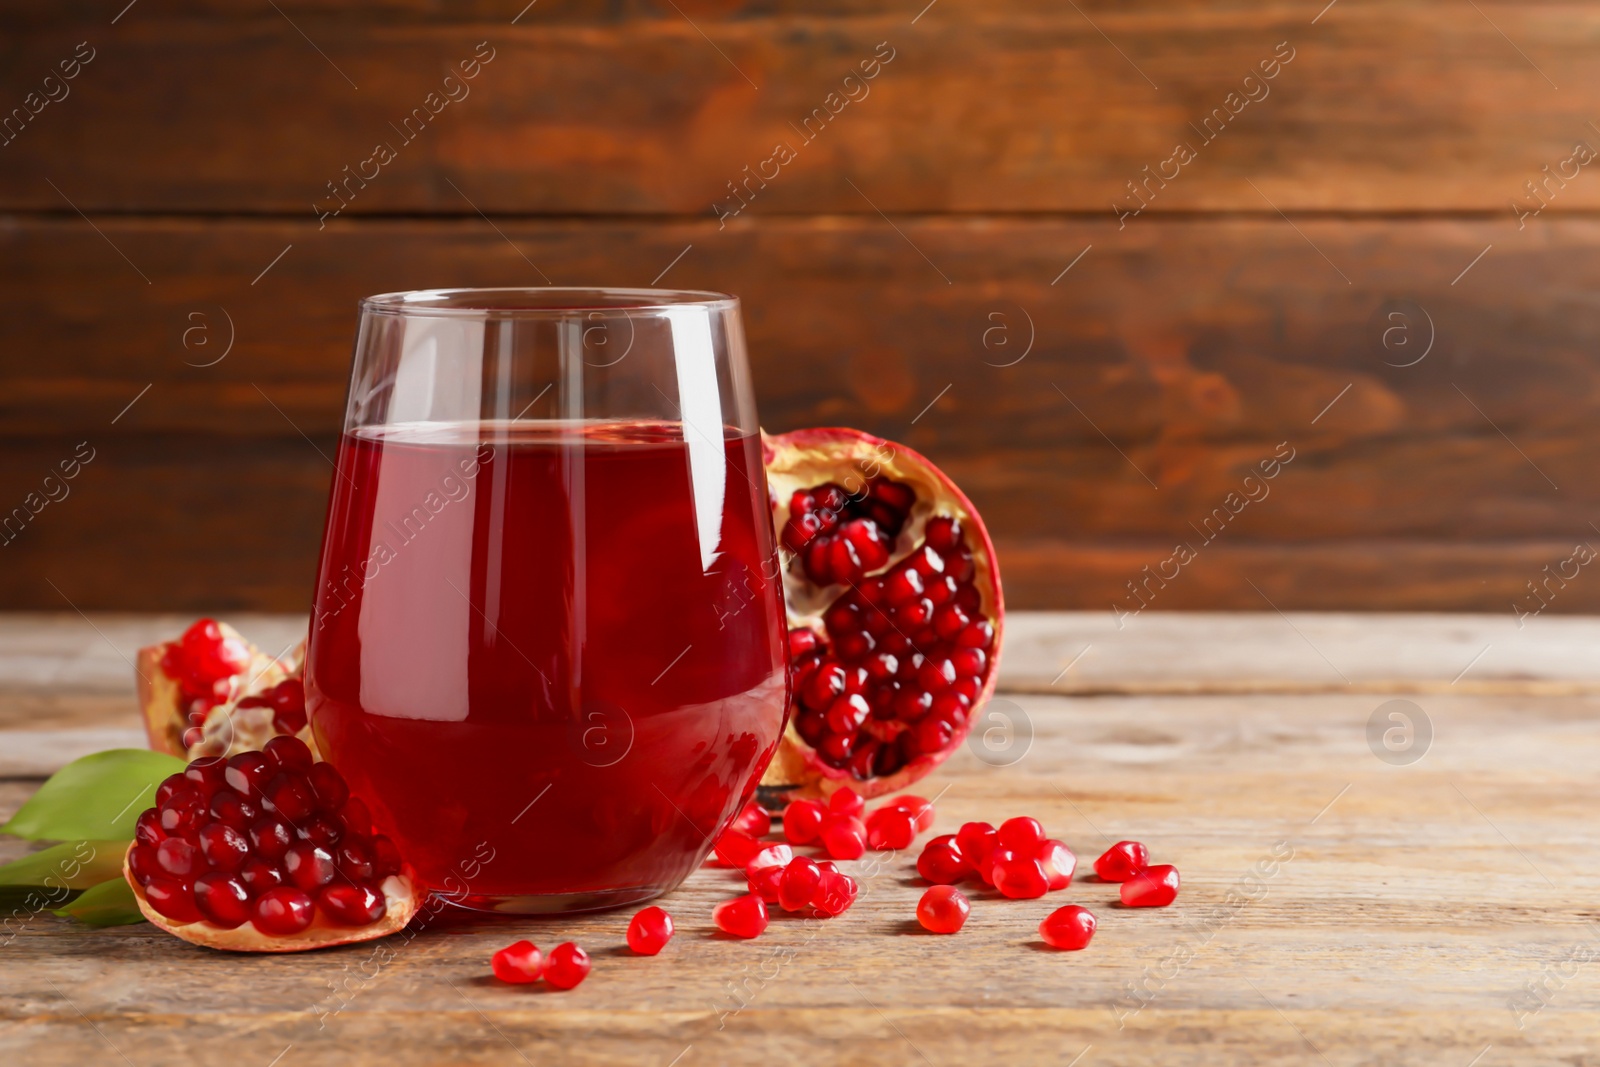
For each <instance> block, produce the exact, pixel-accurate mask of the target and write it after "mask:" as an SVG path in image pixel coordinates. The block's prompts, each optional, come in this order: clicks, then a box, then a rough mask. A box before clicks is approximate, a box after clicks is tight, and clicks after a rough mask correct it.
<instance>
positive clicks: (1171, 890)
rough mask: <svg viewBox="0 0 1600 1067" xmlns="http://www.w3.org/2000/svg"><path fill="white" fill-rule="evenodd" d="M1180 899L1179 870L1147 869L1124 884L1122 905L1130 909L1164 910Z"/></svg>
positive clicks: (1161, 866) (1168, 866) (1166, 865)
mask: <svg viewBox="0 0 1600 1067" xmlns="http://www.w3.org/2000/svg"><path fill="white" fill-rule="evenodd" d="M1177 899H1178V868H1176V867H1174V866H1172V865H1171V864H1169V863H1161V864H1157V865H1156V866H1154V867H1147V868H1145V869H1144V870H1142V871H1140V872H1139V873H1138V874H1136V875H1134V876H1133V877H1132V878H1130V879H1128V880H1127V881H1126V882H1123V883H1122V903H1123V904H1124V905H1125V906H1127V907H1130V908H1164V907H1166V906H1167V905H1168V904H1171V903H1172V902H1173V901H1174V900H1177Z"/></svg>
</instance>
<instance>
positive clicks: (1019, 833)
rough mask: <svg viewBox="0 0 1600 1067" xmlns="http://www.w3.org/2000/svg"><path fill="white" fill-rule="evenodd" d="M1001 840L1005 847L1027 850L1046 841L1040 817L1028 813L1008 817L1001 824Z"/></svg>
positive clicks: (1021, 850)
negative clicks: (1011, 817)
mask: <svg viewBox="0 0 1600 1067" xmlns="http://www.w3.org/2000/svg"><path fill="white" fill-rule="evenodd" d="M999 840H1000V844H1001V845H1002V846H1003V847H1005V848H1011V849H1016V850H1017V851H1018V852H1026V851H1029V850H1031V849H1035V848H1037V847H1038V846H1039V845H1040V844H1042V843H1043V842H1044V826H1043V824H1041V823H1040V822H1039V820H1038V819H1034V818H1030V817H1028V816H1026V815H1022V816H1019V817H1017V818H1015V819H1007V820H1006V821H1005V822H1003V823H1001V824H1000V834H999Z"/></svg>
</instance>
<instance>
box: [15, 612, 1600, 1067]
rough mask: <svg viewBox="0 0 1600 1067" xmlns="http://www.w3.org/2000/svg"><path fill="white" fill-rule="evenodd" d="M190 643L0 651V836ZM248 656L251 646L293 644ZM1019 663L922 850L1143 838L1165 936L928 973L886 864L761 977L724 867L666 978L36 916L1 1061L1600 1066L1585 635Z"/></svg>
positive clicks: (1173, 650) (684, 921)
mask: <svg viewBox="0 0 1600 1067" xmlns="http://www.w3.org/2000/svg"><path fill="white" fill-rule="evenodd" d="M184 621H186V620H181V619H175V618H170V617H169V618H154V617H127V616H123V617H96V618H94V619H93V620H92V622H91V621H90V620H86V619H82V618H79V617H77V616H67V617H59V616H9V617H0V694H3V702H0V729H3V731H4V733H3V735H0V736H3V742H0V764H3V766H0V775H3V780H0V813H3V814H9V813H10V812H11V811H13V810H14V809H15V808H16V806H17V805H18V804H19V803H20V802H21V801H22V800H23V798H25V797H26V796H27V795H28V793H29V792H30V791H31V790H32V789H33V788H34V787H35V785H36V784H37V782H38V781H39V779H40V778H41V777H42V776H43V775H45V774H47V773H48V772H49V771H51V770H52V769H53V768H55V767H56V766H58V765H59V764H61V763H62V762H64V761H65V760H67V759H69V758H71V757H74V756H76V755H79V754H81V753H82V752H85V751H92V750H94V749H98V748H103V747H107V746H109V745H114V744H123V743H136V742H137V740H138V732H137V729H136V720H135V717H134V716H135V713H134V709H133V705H132V696H131V690H132V687H131V685H130V684H129V674H130V672H129V670H128V667H127V665H126V664H125V663H124V662H123V659H122V657H124V656H127V655H129V654H131V651H132V649H133V648H134V647H136V646H137V645H138V644H140V643H141V642H146V641H148V640H150V639H152V638H154V637H157V636H162V635H167V634H171V633H175V632H177V629H178V628H179V627H180V626H181V625H182V624H183V622H184ZM236 621H237V622H238V624H239V625H240V626H241V628H242V629H243V630H244V631H245V632H246V633H247V634H251V635H252V636H254V637H256V638H257V639H258V640H260V641H261V643H262V644H263V645H272V644H273V642H274V641H275V640H277V639H278V638H279V637H283V639H284V640H285V641H287V640H288V639H289V637H291V636H292V634H293V632H294V627H295V625H296V620H292V619H285V618H282V617H276V618H262V617H255V618H250V617H245V618H240V619H238V620H236ZM1009 637H1010V640H1009V641H1008V646H1007V660H1006V663H1005V671H1004V677H1003V680H1004V682H1005V685H1004V686H1003V689H1004V690H1005V691H1004V692H1003V694H1002V696H1001V698H1000V700H1001V701H1003V702H1004V703H1001V704H999V705H998V706H999V707H1000V708H1002V709H1004V710H1008V711H1009V712H1011V713H1012V715H1013V717H1015V718H1017V720H1018V721H1019V722H1020V721H1021V720H1022V719H1023V718H1025V719H1026V720H1027V722H1029V723H1031V730H1032V741H1031V744H1028V745H1026V746H1024V745H1022V744H1021V743H1020V742H1018V743H1017V744H1016V745H1015V746H1014V748H1013V749H1012V750H1011V751H1010V752H1009V753H1002V754H998V755H997V754H995V753H989V752H986V753H985V755H986V757H987V762H986V761H985V759H980V758H979V755H978V754H977V753H976V752H975V751H973V750H963V751H961V752H960V753H958V754H957V755H956V756H955V757H954V758H952V759H951V760H950V761H949V762H948V763H947V764H945V766H944V767H943V768H942V769H941V770H940V772H939V773H938V774H936V775H935V776H933V777H932V778H931V779H929V780H928V781H927V782H925V783H923V790H922V791H924V792H926V793H927V794H928V795H929V796H933V795H935V794H942V796H941V799H940V801H939V805H938V825H937V830H939V831H940V832H947V831H953V830H954V829H955V828H956V826H957V825H958V824H960V823H961V822H963V821H966V820H969V819H988V820H991V821H999V820H1000V819H1002V818H1004V817H1007V816H1011V815H1017V814H1031V815H1035V816H1037V817H1039V818H1040V819H1042V820H1043V821H1044V823H1045V824H1046V826H1047V827H1048V828H1049V829H1051V830H1052V831H1053V832H1054V833H1056V834H1057V835H1059V836H1060V837H1062V838H1064V839H1065V840H1066V841H1067V842H1068V843H1069V844H1070V845H1071V846H1072V847H1073V848H1074V849H1075V850H1076V851H1077V853H1078V855H1079V858H1080V870H1087V869H1088V863H1089V861H1090V860H1092V859H1093V857H1094V856H1095V855H1097V854H1098V853H1099V852H1100V851H1101V850H1102V849H1103V848H1104V847H1105V845H1106V844H1107V843H1109V842H1110V841H1111V840H1115V839H1117V838H1123V837H1130V838H1137V839H1140V840H1143V841H1145V842H1146V843H1147V844H1148V845H1149V846H1150V849H1151V852H1152V853H1153V854H1154V855H1155V856H1156V857H1158V858H1159V859H1161V860H1166V861H1170V862H1172V863H1175V864H1177V865H1178V866H1179V868H1180V869H1181V870H1182V872H1183V887H1184V888H1183V893H1182V895H1181V896H1180V897H1179V900H1178V903H1177V904H1176V905H1174V906H1173V907H1171V908H1168V909H1165V910H1143V911H1136V910H1124V909H1122V908H1120V907H1119V906H1118V905H1117V904H1115V903H1114V901H1115V899H1116V891H1115V887H1114V886H1108V885H1104V884H1099V883H1096V882H1094V881H1092V880H1090V879H1086V878H1080V879H1078V880H1077V881H1075V882H1074V884H1073V886H1072V888H1071V889H1069V890H1066V891H1064V892H1062V893H1058V894H1052V895H1051V896H1050V897H1048V898H1047V899H1046V900H1042V901H1020V902H1013V901H1004V900H1000V899H996V898H994V897H992V896H991V895H989V894H985V893H974V894H973V897H974V901H973V905H974V906H973V915H972V918H971V920H970V921H969V923H968V925H967V927H966V929H965V930H964V931H963V932H962V933H961V934H960V935H958V936H955V937H935V936H932V935H926V934H923V933H921V932H920V931H919V930H918V928H917V927H916V925H915V923H914V921H913V920H912V915H913V909H914V906H915V903H916V900H917V897H918V896H919V895H920V893H921V892H922V889H921V888H920V886H919V884H918V880H917V878H916V877H915V874H914V871H913V870H912V858H911V857H909V856H903V855H902V856H893V857H889V858H887V860H886V861H885V862H883V863H882V864H881V866H880V867H879V868H878V869H877V870H876V872H875V873H863V875H862V880H863V893H862V897H861V899H860V901H859V902H858V903H857V905H856V906H855V908H854V909H853V910H851V911H850V912H849V913H848V914H846V915H845V916H844V917H842V918H839V919H836V920H832V921H829V922H813V921H806V920H799V919H785V920H780V921H774V922H773V924H772V926H771V928H770V929H769V930H768V931H767V933H766V934H765V935H764V936H763V937H762V938H761V939H759V940H757V941H754V942H739V941H732V940H727V939H723V938H721V937H719V936H717V935H715V934H714V933H713V930H712V927H711V924H710V910H711V907H712V905H713V904H714V903H715V902H717V901H718V900H720V899H723V898H726V897H727V896H729V895H731V894H732V893H733V892H734V890H735V885H736V882H737V879H736V876H734V875H732V874H730V873H729V872H727V871H723V870H716V869H712V868H706V869H704V870H702V871H701V872H699V873H698V874H696V875H695V876H694V877H692V878H691V879H690V880H689V882H688V883H687V884H686V885H685V886H684V887H683V888H682V889H680V890H679V891H677V892H676V893H673V894H672V895H671V896H670V897H668V898H667V899H666V900H664V901H663V902H662V903H663V904H664V905H665V906H666V907H667V908H669V909H670V910H671V911H672V912H673V914H674V916H675V917H676V919H677V923H678V930H679V933H678V935H677V937H676V939H675V940H674V941H673V942H672V944H671V946H670V947H669V948H668V949H667V951H666V952H665V953H664V954H663V955H661V956H660V957H657V958H655V959H637V958H630V956H629V954H628V952H627V950H626V949H625V948H624V947H622V946H623V939H622V933H623V930H624V928H625V926H626V921H627V917H628V916H627V913H626V912H624V913H620V914H602V915H593V916H587V917H582V918H574V919H545V920H537V919H488V918H483V917H479V916H471V915H465V914H462V915H458V916H453V917H451V918H450V919H449V921H439V922H436V923H434V924H433V925H432V926H431V927H430V928H429V929H427V930H425V931H424V932H423V933H421V934H420V935H418V936H416V937H415V938H413V939H411V940H409V941H405V942H400V941H393V942H390V943H389V944H391V946H392V947H393V950H394V951H393V958H392V959H390V960H388V961H387V962H385V963H383V964H381V965H379V966H376V967H374V966H373V965H372V964H371V963H370V961H371V959H372V950H373V946H371V945H368V946H365V947H361V946H355V947H351V948H346V949H340V950H334V951H328V952H320V953H310V954H306V955H299V956H292V957H281V958H263V957H239V956H230V955H222V954H217V953H212V952H207V951H205V950H201V949H196V948H192V947H190V946H188V945H186V944H183V943H182V942H179V941H177V940H175V939H173V938H170V937H168V936H166V935H164V934H161V933H160V932H158V931H156V930H155V929H154V928H152V927H150V926H148V925H142V926H135V927H124V928H120V929H113V930H104V931H89V930H83V929H79V928H75V927H73V926H72V925H71V924H69V923H67V922H65V921H60V920H57V919H55V918H53V917H52V916H50V915H48V914H44V915H40V916H37V917H34V918H32V919H31V920H18V921H15V922H13V924H12V926H11V930H12V931H13V932H14V936H11V935H7V936H8V940H5V941H4V942H3V949H0V1005H3V1008H0V1010H3V1012H4V1023H3V1026H0V1052H3V1053H5V1054H7V1055H8V1056H9V1058H10V1059H11V1060H13V1061H15V1062H19V1063H28V1064H38V1063H70V1064H83V1063H100V1064H108V1063H124V1062H125V1063H128V1064H133V1065H137V1067H146V1065H155V1064H219V1063H223V1064H230V1065H237V1067H257V1065H259V1067H267V1065H268V1064H277V1065H280V1067H298V1065H301V1064H313V1063H327V1064H345V1063H352V1062H376V1063H387V1064H413V1063H415V1064H439V1063H520V1062H528V1063H540V1064H542V1063H576V1064H651V1065H662V1067H666V1065H669V1064H677V1065H679V1067H694V1065H697V1064H705V1063H742V1064H750V1063H787V1064H795V1063H810V1064H856V1063H860V1064H869V1063H870V1064H882V1063H914V1064H928V1065H937V1067H944V1065H951V1067H955V1065H958V1064H970V1063H972V1062H974V1061H986V1062H995V1063H1018V1062H1028V1063H1049V1064H1062V1065H1065V1064H1069V1063H1076V1064H1079V1065H1081V1067H1099V1065H1109V1064H1150V1063H1184V1064H1188V1063H1216V1064H1278V1063H1283V1064H1318V1063H1326V1064H1330V1065H1335V1067H1345V1065H1355V1064H1390V1063H1393V1064H1401V1063H1404V1064H1441V1065H1449V1067H1469V1065H1481V1067H1497V1065H1499V1064H1506V1063H1554V1062H1562V1063H1594V1062H1596V1057H1597V1056H1600V1015H1597V1011H1600V965H1596V964H1595V963H1594V962H1592V961H1594V960H1596V959H1597V958H1600V926H1597V925H1596V920H1597V918H1600V904H1597V899H1600V892H1597V890H1600V832H1597V830H1596V826H1595V814H1596V811H1597V804H1596V792H1597V787H1596V779H1595V768H1596V767H1597V766H1600V730H1597V729H1596V726H1597V720H1600V622H1597V621H1594V620H1589V619H1577V618H1556V617H1548V616H1547V617H1541V618H1537V619H1533V620H1532V621H1530V622H1528V623H1527V625H1526V626H1525V628H1523V629H1521V630H1518V629H1517V627H1516V622H1515V620H1514V619H1513V618H1512V616H1511V613H1510V612H1509V611H1508V612H1507V613H1506V614H1505V615H1504V616H1492V617H1491V616H1421V615H1412V616H1403V615H1386V616H1356V615H1339V616H1333V615H1291V616H1281V615H1276V614H1267V615H1181V616H1180V615H1167V616H1162V615H1156V614H1146V615H1143V616H1140V617H1138V618H1136V619H1134V620H1132V621H1131V623H1130V624H1129V625H1127V626H1126V627H1125V628H1124V629H1121V630H1118V629H1117V628H1116V625H1115V623H1114V622H1113V621H1112V619H1111V616H1110V614H1109V613H1106V614H1051V615H1031V616H1020V615H1019V616H1018V617H1016V618H1014V619H1013V620H1011V623H1010V634H1009ZM1390 700H1406V701H1410V702H1411V704H1412V705H1413V710H1410V711H1409V714H1410V717H1411V719H1412V720H1413V722H1414V723H1420V718H1419V716H1417V714H1416V713H1415V710H1414V708H1420V709H1421V710H1422V711H1423V713H1424V714H1425V715H1426V717H1427V719H1428V720H1429V721H1430V722H1431V725H1432V733H1433V736H1432V740H1431V744H1427V745H1424V744H1423V742H1422V741H1421V737H1422V732H1421V731H1420V730H1418V731H1417V732H1416V733H1414V734H1413V735H1412V748H1411V750H1409V751H1404V750H1402V751H1399V752H1392V751H1390V750H1389V749H1386V748H1384V746H1383V744H1382V743H1381V739H1380V740H1379V741H1378V742H1377V743H1376V749H1374V747H1372V746H1370V745H1369V738H1368V723H1369V719H1371V718H1372V717H1373V715H1374V712H1375V711H1376V710H1377V709H1378V708H1379V707H1380V706H1381V705H1384V704H1385V703H1386V702H1387V701H1390ZM1398 707H1399V708H1401V710H1407V709H1406V706H1404V705H1400V706H1398ZM1389 710H1394V709H1392V708H1391V709H1386V710H1385V712H1383V713H1382V715H1384V716H1386V715H1387V714H1388V711H1389ZM1380 718H1381V716H1380ZM990 725H996V726H997V725H998V724H993V723H992V724H990ZM1380 725H1381V726H1382V727H1383V728H1388V727H1391V726H1395V725H1397V722H1390V721H1388V720H1387V719H1383V721H1382V722H1381V723H1380ZM1380 732H1381V731H1380ZM995 736H996V737H997V738H998V736H999V735H998V734H997V735H995ZM1018 736H1020V735H1018ZM1400 740H1403V739H1402V738H1399V737H1398V735H1396V736H1395V737H1391V741H1400ZM1401 747H1402V749H1403V746H1401ZM1424 747H1425V748H1426V752H1425V754H1424V755H1422V757H1421V758H1420V759H1419V760H1416V761H1415V762H1409V763H1406V762H1403V760H1405V759H1407V758H1409V757H1410V756H1412V755H1414V754H1415V753H1416V752H1417V751H1418V750H1419V749H1421V748H1424ZM1024 748H1025V752H1024V751H1023V750H1024ZM1375 751H1376V752H1383V753H1385V755H1386V756H1387V759H1383V758H1379V756H1378V755H1376V754H1375ZM1012 756H1020V758H1019V759H1017V760H1016V762H1014V763H1013V764H1012V765H1010V766H1004V767H1002V766H995V765H993V764H995V763H998V762H1005V761H1006V760H1009V759H1010V758H1011V757H1012ZM0 847H3V848H4V850H5V851H4V858H10V857H11V856H14V855H16V854H18V853H20V852H21V851H22V845H21V843H20V842H16V841H12V840H9V839H8V840H7V841H6V842H5V843H4V845H3V846H0ZM1068 902H1078V903H1082V904H1084V905H1087V906H1088V907H1089V908H1091V909H1092V910H1094V911H1095V912H1096V914H1097V915H1098V916H1099V919H1100V929H1099V933H1098V934H1097V936H1096V938H1095V941H1094V943H1093V944H1092V945H1091V946H1090V947H1089V949H1088V950H1087V951H1084V952H1079V953H1059V952H1055V951H1051V950H1049V949H1046V948H1045V947H1044V946H1043V945H1042V944H1041V943H1040V942H1039V941H1038V938H1037V935H1036V933H1035V926H1036V924H1037V923H1038V921H1039V919H1040V918H1041V917H1042V916H1043V915H1045V914H1046V913H1047V912H1048V911H1049V910H1051V909H1052V908H1054V907H1056V906H1059V905H1060V904H1065V903H1068ZM521 937H529V938H532V939H533V940H535V941H536V942H538V943H539V944H541V945H546V946H548V945H551V944H554V943H556V942H558V941H562V940H567V939H575V940H577V941H579V942H581V943H582V944H584V945H585V946H587V947H588V948H589V950H590V951H591V953H593V955H594V958H595V969H594V973H593V974H592V975H591V977H590V978H589V980H588V981H587V982H586V983H585V984H584V985H583V986H581V987H580V988H578V989H577V990H575V991H573V992H570V993H553V992H549V991H546V990H544V989H543V988H539V987H535V988H512V987H508V986H503V985H500V984H498V983H496V982H495V981H494V980H493V979H492V978H491V977H489V972H488V957H489V955H490V953H491V952H492V951H493V950H494V949H496V948H498V947H499V946H501V945H503V944H505V943H507V942H509V941H512V940H515V939H517V938H521ZM275 1057H277V1058H276V1059H275Z"/></svg>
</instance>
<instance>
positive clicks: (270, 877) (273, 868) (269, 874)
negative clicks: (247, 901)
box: [239, 856, 283, 897]
mask: <svg viewBox="0 0 1600 1067" xmlns="http://www.w3.org/2000/svg"><path fill="white" fill-rule="evenodd" d="M239 877H240V878H241V879H243V880H244V885H245V888H246V889H248V890H250V895H251V896H252V897H259V896H260V895H261V894H262V893H265V892H266V891H267V890H269V889H276V888H277V887H278V886H280V885H282V884H283V872H282V871H281V870H279V869H278V865H277V864H275V863H273V862H272V861H271V860H264V859H261V858H260V857H256V856H252V857H251V858H250V859H247V860H245V861H244V866H242V867H240V868H239Z"/></svg>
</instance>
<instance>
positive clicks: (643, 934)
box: [628, 908, 672, 956]
mask: <svg viewBox="0 0 1600 1067" xmlns="http://www.w3.org/2000/svg"><path fill="white" fill-rule="evenodd" d="M671 940H672V916H670V915H668V914H667V913H666V912H665V911H663V910H662V909H661V908H645V909H644V910H643V911H641V912H639V913H638V914H637V915H635V916H634V917H633V920H632V921H631V922H629V923H628V947H629V948H631V949H633V951H635V952H637V953H638V954H639V955H641V956H654V955H655V954H656V953H658V952H660V951H661V950H662V949H664V948H666V947H667V942H668V941H671Z"/></svg>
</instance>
